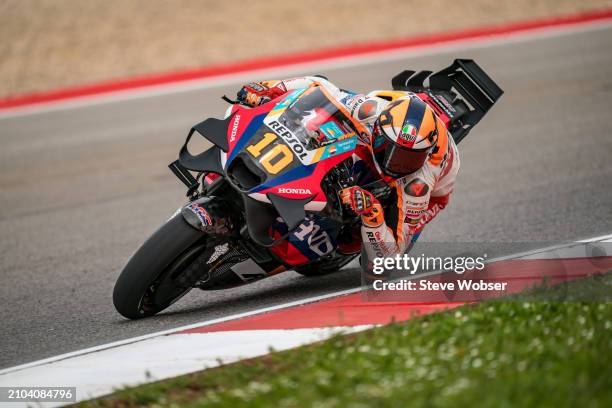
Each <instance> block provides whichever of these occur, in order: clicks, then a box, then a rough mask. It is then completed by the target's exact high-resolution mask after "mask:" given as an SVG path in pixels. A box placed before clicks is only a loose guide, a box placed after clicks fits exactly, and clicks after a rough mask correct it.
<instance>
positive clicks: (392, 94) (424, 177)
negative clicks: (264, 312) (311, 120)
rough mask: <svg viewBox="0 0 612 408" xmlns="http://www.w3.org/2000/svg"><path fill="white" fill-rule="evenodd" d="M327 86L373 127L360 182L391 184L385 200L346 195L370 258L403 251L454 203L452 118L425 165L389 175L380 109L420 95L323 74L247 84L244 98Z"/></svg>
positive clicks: (362, 148)
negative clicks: (344, 86) (380, 147)
mask: <svg viewBox="0 0 612 408" xmlns="http://www.w3.org/2000/svg"><path fill="white" fill-rule="evenodd" d="M316 85H318V86H321V87H324V88H325V90H326V91H327V92H328V93H329V94H330V95H332V96H333V97H334V98H335V99H336V100H337V101H338V102H340V103H341V104H342V105H343V106H344V107H346V110H347V111H348V113H349V114H350V115H351V117H352V118H353V119H354V120H356V121H358V122H360V123H361V124H362V125H363V126H364V127H365V128H366V129H367V130H368V131H369V132H370V135H368V136H369V138H370V140H361V139H360V141H359V142H358V146H357V148H356V150H355V153H354V155H353V159H354V165H353V177H354V180H355V181H356V184H357V186H365V185H366V184H368V182H370V181H373V179H375V178H380V177H382V178H383V179H384V180H385V182H387V184H388V185H389V187H390V188H391V191H392V193H391V198H390V200H387V201H386V202H385V204H384V207H383V205H381V203H379V202H378V200H376V198H375V197H374V196H373V195H372V194H370V193H369V192H367V191H366V190H364V189H362V188H360V187H352V188H349V189H346V190H345V191H342V192H341V197H342V200H343V201H344V202H345V203H347V204H349V205H350V206H351V208H352V209H353V210H354V211H355V212H356V213H357V214H359V215H360V216H361V220H362V225H361V237H362V242H363V243H364V244H365V245H364V249H365V251H366V254H367V256H368V259H373V258H375V257H389V256H394V255H395V254H403V253H404V252H405V251H406V250H407V249H409V248H410V245H411V243H412V242H414V241H415V240H416V238H417V237H418V235H419V234H420V232H421V231H422V229H423V227H424V226H425V225H426V224H427V223H429V222H430V221H431V220H432V219H434V218H435V217H436V215H438V213H439V212H440V211H441V210H442V209H444V207H445V206H446V205H447V204H448V202H449V197H450V194H451V193H452V191H453V186H454V183H455V178H456V176H457V172H458V170H459V165H460V163H459V155H458V152H457V146H456V145H455V142H454V140H453V138H452V137H451V136H450V135H449V134H448V132H447V130H446V126H445V125H447V124H446V123H443V122H442V121H441V120H439V119H438V118H436V120H439V122H440V124H441V126H440V127H439V129H438V130H439V134H438V139H437V144H436V146H435V147H434V149H433V150H432V152H431V154H430V155H429V157H428V159H427V160H426V161H425V164H424V165H423V166H422V167H421V168H420V169H419V170H417V171H415V172H413V173H411V174H408V175H406V176H403V177H400V178H392V177H389V176H385V175H384V174H382V172H381V171H380V168H378V166H377V164H376V160H374V154H375V152H376V149H377V146H372V143H371V133H372V127H373V125H374V123H375V121H376V119H377V118H378V116H379V114H380V112H381V111H382V110H383V109H385V107H386V106H387V105H388V104H390V103H391V102H392V101H393V100H395V99H397V98H419V97H420V96H419V94H413V93H408V92H401V91H372V92H370V93H368V94H356V93H352V92H348V91H345V90H341V89H339V88H338V87H337V86H335V85H334V84H332V83H331V82H329V81H328V80H326V79H324V78H322V77H298V78H291V79H286V80H273V81H262V82H259V83H251V84H248V85H245V87H244V88H242V89H241V91H240V92H239V93H238V98H239V100H240V99H242V101H244V102H247V103H248V104H251V105H258V104H261V103H265V102H268V101H270V100H271V99H274V98H276V97H278V96H280V95H282V94H284V93H286V92H289V91H292V90H296V89H303V88H308V87H311V86H316Z"/></svg>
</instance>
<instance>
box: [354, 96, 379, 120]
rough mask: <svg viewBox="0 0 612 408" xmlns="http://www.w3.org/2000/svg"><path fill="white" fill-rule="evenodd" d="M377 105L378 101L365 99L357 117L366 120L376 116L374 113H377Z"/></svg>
mask: <svg viewBox="0 0 612 408" xmlns="http://www.w3.org/2000/svg"><path fill="white" fill-rule="evenodd" d="M377 105H378V104H377V103H376V101H373V100H369V101H365V102H364V103H363V104H362V105H361V106H360V107H359V110H358V111H357V119H359V120H365V119H367V118H370V117H372V116H374V114H376V106H377Z"/></svg>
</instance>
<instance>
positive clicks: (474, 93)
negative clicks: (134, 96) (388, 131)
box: [113, 59, 503, 319]
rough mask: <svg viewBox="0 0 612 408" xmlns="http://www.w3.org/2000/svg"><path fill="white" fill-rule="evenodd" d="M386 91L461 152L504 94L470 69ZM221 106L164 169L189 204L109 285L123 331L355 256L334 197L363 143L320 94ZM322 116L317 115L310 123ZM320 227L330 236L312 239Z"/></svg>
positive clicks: (469, 64) (424, 74) (316, 272)
mask: <svg viewBox="0 0 612 408" xmlns="http://www.w3.org/2000/svg"><path fill="white" fill-rule="evenodd" d="M425 83H427V85H425ZM391 84H392V87H393V90H394V92H388V94H387V96H385V93H384V92H383V93H381V97H387V98H388V99H390V100H391V99H393V94H398V93H401V92H412V93H416V94H417V95H418V96H419V97H420V98H421V99H423V100H425V101H426V102H427V103H428V104H429V105H430V106H432V107H433V108H434V109H435V110H436V113H437V114H438V115H439V117H440V118H441V119H443V120H444V121H445V123H446V124H447V127H448V129H449V130H450V133H451V134H452V136H453V138H454V139H455V141H456V142H457V143H458V142H460V141H461V140H462V139H463V138H465V136H466V135H467V134H468V132H469V131H470V130H471V128H472V127H473V126H474V125H475V124H476V123H478V121H480V119H481V118H482V117H483V116H484V114H485V113H486V112H487V111H488V110H489V109H490V108H491V107H492V106H493V104H494V103H495V102H496V101H497V100H498V99H499V97H500V96H501V95H502V93H503V91H502V90H501V89H500V88H499V87H498V86H497V85H496V84H495V83H494V82H493V81H492V80H491V78H490V77H489V76H488V75H487V74H486V73H485V72H484V71H483V70H482V69H481V68H480V67H479V66H478V65H477V64H476V63H475V62H474V61H472V60H459V59H458V60H455V61H454V63H453V64H452V65H450V66H449V67H447V68H445V69H443V70H441V71H439V72H436V73H433V72H432V71H420V72H418V73H416V72H415V71H409V70H406V71H403V72H401V73H400V74H398V75H396V76H395V77H394V78H393V79H392V81H391ZM398 91H399V92H398ZM224 99H225V100H226V101H228V102H230V103H231V106H230V107H229V109H228V110H227V113H226V115H225V118H224V119H216V118H208V119H206V120H204V121H203V122H200V123H198V124H196V125H195V126H193V127H192V128H191V130H190V132H189V134H188V135H187V139H186V141H185V143H184V145H183V146H182V148H181V149H180V152H179V156H178V160H176V161H174V162H173V163H171V164H170V165H169V168H170V170H171V171H172V172H173V173H174V174H175V175H176V176H177V177H178V179H179V180H180V181H181V182H183V183H184V184H185V185H186V187H187V197H188V202H187V203H186V204H185V205H184V206H183V207H182V208H180V209H179V210H177V212H176V213H175V214H174V215H173V216H172V217H171V218H170V219H169V220H168V221H167V222H166V223H165V224H164V225H162V226H161V227H160V228H159V229H158V230H157V231H156V232H155V233H153V235H152V236H151V237H149V238H148V239H147V241H146V242H145V243H144V244H143V245H142V246H141V247H140V248H139V249H138V250H137V251H136V252H135V253H134V254H133V255H132V257H131V259H129V261H128V262H127V264H126V265H125V267H124V269H123V271H122V272H121V274H120V276H119V278H118V280H117V282H116V284H115V288H114V292H113V302H114V305H115V308H116V309H117V311H118V312H119V313H120V314H121V315H123V316H125V317H127V318H129V319H139V318H143V317H147V316H152V315H155V314H156V313H159V312H160V311H162V310H164V309H165V308H167V307H168V306H170V305H171V304H172V303H174V302H175V301H177V300H178V299H179V298H181V297H182V296H183V295H185V294H186V293H187V292H189V291H190V290H191V289H193V288H198V289H202V290H219V289H226V288H231V287H235V286H238V285H243V284H247V283H250V282H254V281H256V280H259V279H263V278H266V277H268V276H272V275H275V274H277V273H280V272H282V271H285V270H289V269H293V270H295V271H296V272H298V273H300V274H302V275H305V276H320V275H324V274H328V273H332V272H334V271H337V270H339V269H340V268H342V267H343V266H344V265H346V264H347V263H348V262H350V261H351V260H352V259H353V258H355V257H356V256H357V255H358V252H359V251H358V250H357V253H343V252H340V251H339V250H338V247H337V242H338V240H339V239H341V238H342V237H346V236H349V237H350V236H351V231H354V230H355V228H356V227H357V228H358V226H359V222H360V220H359V217H357V216H356V215H355V214H354V213H352V212H351V211H350V210H348V209H347V208H345V207H344V206H343V205H342V204H341V201H340V199H339V196H338V192H339V191H340V190H342V189H343V188H346V187H349V186H351V185H354V184H355V182H354V180H353V179H352V176H351V167H352V164H353V161H352V160H353V159H352V157H353V153H354V151H355V149H356V148H357V146H358V141H359V140H360V138H361V140H367V138H368V135H367V131H366V130H365V129H364V128H363V126H362V125H361V124H360V123H358V122H356V121H355V120H353V119H352V117H351V115H350V114H349V113H348V112H347V111H346V108H344V107H343V106H342V105H341V104H340V103H339V102H337V101H336V100H335V99H334V98H333V97H331V96H330V95H329V94H328V92H327V91H326V90H325V89H324V88H323V87H320V86H316V85H315V86H312V87H310V88H306V89H298V90H295V91H292V92H290V93H288V94H285V95H282V96H280V97H278V98H276V99H274V100H272V101H270V102H268V103H265V104H263V105H261V106H258V107H249V106H245V105H242V104H240V103H238V102H236V101H231V100H229V99H228V98H226V97H224ZM317 111H318V112H324V115H318V120H312V119H313V118H312V114H313V112H317ZM196 135H197V136H199V137H203V138H205V139H206V141H207V142H209V143H208V145H209V146H210V147H209V148H208V149H207V150H205V151H203V152H200V153H197V154H194V153H192V152H191V151H190V149H189V148H188V146H189V144H190V141H191V139H192V138H193V137H194V136H196ZM363 187H364V188H366V189H367V190H369V191H370V192H372V193H373V194H374V195H375V196H376V197H377V198H378V199H379V200H380V201H381V202H382V203H384V202H385V200H386V199H387V197H388V196H389V188H388V187H387V185H386V183H384V182H382V180H380V179H378V180H375V181H373V182H372V183H370V184H368V185H365V186H363ZM314 220H317V222H316V223H315V222H314ZM321 222H325V223H328V224H329V225H331V226H332V228H330V229H326V230H323V229H321V228H318V225H320V224H321ZM328 231H335V233H334V234H330V233H329V232H328ZM290 234H293V237H294V238H293V239H295V237H298V238H300V237H301V239H302V240H303V241H305V243H306V244H307V245H308V247H309V250H310V251H311V253H314V254H315V255H316V256H315V259H310V260H307V262H304V263H303V264H300V265H297V266H295V263H293V264H289V263H288V262H287V260H286V259H283V258H281V257H280V256H279V255H278V252H275V251H274V248H275V247H276V246H278V245H286V240H287V239H288V237H289V235H290Z"/></svg>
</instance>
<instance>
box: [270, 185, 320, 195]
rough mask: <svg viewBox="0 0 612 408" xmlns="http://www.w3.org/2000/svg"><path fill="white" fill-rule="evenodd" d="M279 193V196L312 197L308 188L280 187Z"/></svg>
mask: <svg viewBox="0 0 612 408" xmlns="http://www.w3.org/2000/svg"><path fill="white" fill-rule="evenodd" d="M277 191H278V193H279V194H310V195H312V192H311V191H310V189H308V188H285V187H279V188H278V190H277Z"/></svg>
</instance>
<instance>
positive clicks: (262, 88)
mask: <svg viewBox="0 0 612 408" xmlns="http://www.w3.org/2000/svg"><path fill="white" fill-rule="evenodd" d="M315 83H316V84H318V85H320V86H322V87H324V88H325V89H326V90H327V91H328V92H329V93H331V94H332V95H334V96H336V97H337V98H338V99H341V98H343V97H345V96H346V93H345V92H343V91H341V90H340V88H338V87H337V86H336V85H334V84H332V83H331V82H329V81H328V80H327V79H325V78H323V77H318V76H304V77H296V78H288V79H282V80H277V79H274V80H266V81H260V82H251V83H249V84H246V85H244V86H243V87H242V89H240V91H238V100H239V101H240V102H243V103H246V104H248V105H251V106H258V105H261V104H264V103H266V102H268V101H270V100H272V99H274V98H277V97H279V96H281V95H283V94H285V93H287V92H291V91H293V90H296V89H303V88H308V87H310V86H312V85H313V84H315Z"/></svg>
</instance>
